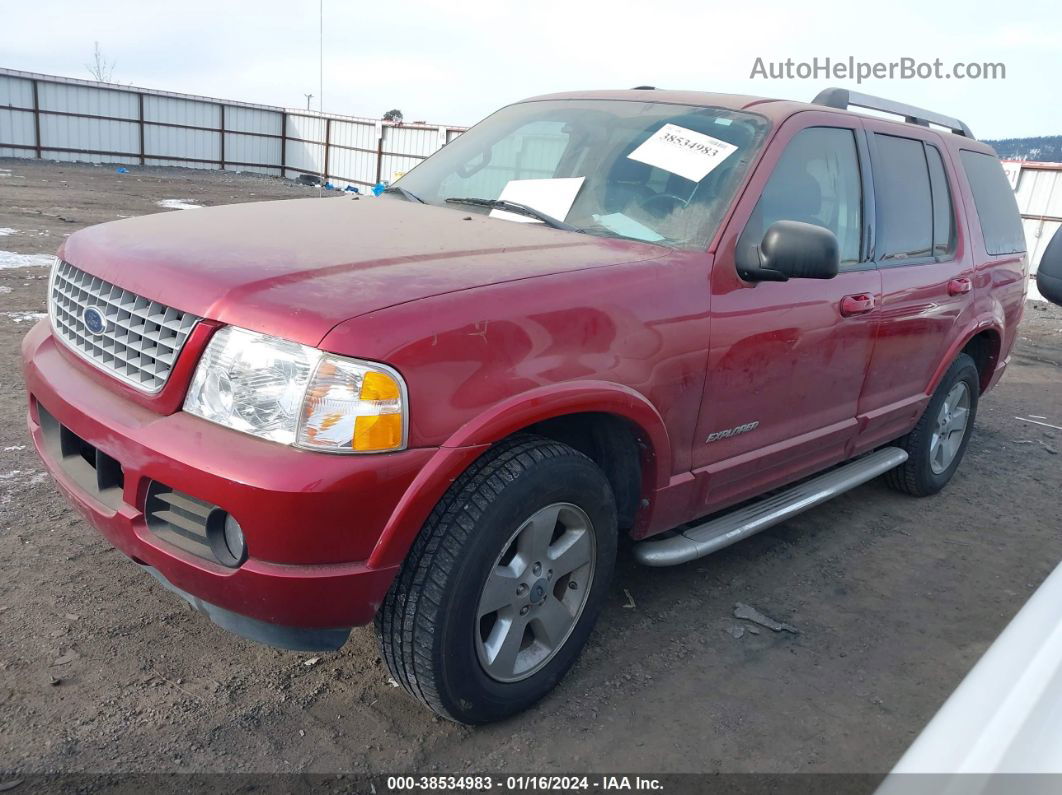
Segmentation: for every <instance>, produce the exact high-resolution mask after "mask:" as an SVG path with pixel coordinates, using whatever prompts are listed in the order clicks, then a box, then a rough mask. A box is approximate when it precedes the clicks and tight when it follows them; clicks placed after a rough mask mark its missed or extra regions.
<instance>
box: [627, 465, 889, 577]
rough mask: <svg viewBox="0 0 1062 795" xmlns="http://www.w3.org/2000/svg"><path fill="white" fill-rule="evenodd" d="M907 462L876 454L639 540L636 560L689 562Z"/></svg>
mask: <svg viewBox="0 0 1062 795" xmlns="http://www.w3.org/2000/svg"><path fill="white" fill-rule="evenodd" d="M906 460H907V452H906V451H904V450H901V449H900V448H899V447H885V448H882V449H881V450H876V451H875V452H873V453H870V454H868V455H865V456H863V457H862V458H857V459H856V460H855V461H852V462H851V463H848V464H845V465H844V466H841V467H838V468H837V469H831V470H830V471H829V472H827V473H825V474H824V475H819V476H818V477H815V478H812V479H811V480H806V481H804V482H803V483H798V484H797V485H795V486H792V487H790V488H788V489H786V490H785V491H782V492H779V493H778V494H774V495H772V496H770V497H767V498H765V499H762V500H760V501H759V502H754V503H752V504H751V505H746V506H745V507H744V508H739V509H737V510H736V511H732V512H731V513H728V514H724V515H723V516H720V517H718V518H716V519H711V520H709V521H707V522H705V523H704V524H699V525H696V526H695V527H689V528H687V529H685V530H682V531H681V532H679V533H677V534H676V535H673V536H671V537H669V538H664V539H662V540H660V541H654V540H651V539H650V540H646V541H639V542H638V543H637V544H635V545H634V557H635V559H636V560H637V561H638V562H639V563H644V564H645V565H646V566H677V565H679V564H680V563H689V562H690V561H691V560H696V559H697V558H701V557H704V556H705V555H710V554H711V553H712V552H717V551H719V550H720V549H722V548H723V547H728V546H730V545H731V544H734V543H737V542H738V541H740V540H742V539H743V538H748V537H749V536H751V535H755V534H756V533H758V532H760V531H761V530H766V529H767V528H768V527H772V526H774V525H776V524H778V523H779V522H784V521H785V520H786V519H789V518H791V517H793V516H796V515H797V514H798V513H802V512H803V511H806V510H808V508H814V507H815V506H816V505H821V504H822V503H824V502H826V500H829V499H831V498H833V497H836V496H837V495H839V494H844V493H845V492H846V491H848V490H849V489H854V488H855V487H856V486H860V485H862V484H864V483H866V482H867V481H868V480H873V479H874V478H876V477H877V476H878V475H881V474H883V473H885V472H888V471H889V470H890V469H892V468H894V467H898V466H899V465H900V464H902V463H903V462H904V461H906Z"/></svg>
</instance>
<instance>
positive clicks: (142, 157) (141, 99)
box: [136, 93, 147, 165]
mask: <svg viewBox="0 0 1062 795" xmlns="http://www.w3.org/2000/svg"><path fill="white" fill-rule="evenodd" d="M136 96H137V99H138V100H139V103H140V165H144V164H145V163H146V162H147V161H146V160H145V156H146V155H147V151H146V150H145V149H144V95H143V94H140V93H137V95H136Z"/></svg>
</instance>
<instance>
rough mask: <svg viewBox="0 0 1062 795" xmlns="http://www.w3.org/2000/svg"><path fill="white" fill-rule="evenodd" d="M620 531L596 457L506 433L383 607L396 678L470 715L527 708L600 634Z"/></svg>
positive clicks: (444, 512) (465, 719) (437, 516)
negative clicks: (598, 627) (596, 625)
mask: <svg viewBox="0 0 1062 795" xmlns="http://www.w3.org/2000/svg"><path fill="white" fill-rule="evenodd" d="M616 540H617V522H616V505H615V499H614V497H613V494H612V489H611V487H610V486H609V483H608V481H607V479H606V478H605V476H604V474H603V473H602V472H601V470H600V469H599V468H598V467H597V466H596V465H595V464H594V463H593V462H592V461H591V460H590V459H589V458H587V457H586V456H584V455H583V454H582V453H580V452H578V451H577V450H575V449H573V448H571V447H569V446H567V445H564V444H560V443H558V442H554V441H551V440H548V439H544V438H541V437H535V436H519V437H514V438H512V439H510V440H507V441H505V442H502V443H501V444H499V445H497V446H496V447H494V448H493V449H491V450H490V451H488V452H487V453H485V454H484V455H483V456H482V457H481V458H480V459H479V460H477V461H476V462H475V463H474V464H473V465H472V466H471V467H470V468H469V469H468V470H467V471H466V472H465V473H464V474H463V475H462V476H461V477H460V478H458V480H457V481H456V482H455V483H454V484H453V486H451V487H450V489H449V491H448V492H447V493H446V495H445V496H444V497H443V499H442V500H441V501H440V502H439V504H438V505H437V506H436V507H435V510H434V511H433V512H432V514H431V516H430V517H429V518H428V521H427V522H426V523H425V525H424V527H423V528H422V530H421V532H420V535H419V536H417V539H416V541H415V542H414V544H413V547H412V549H411V550H410V553H409V555H408V557H407V558H406V561H405V563H404V564H403V566H402V569H401V571H400V572H399V574H398V576H397V577H396V579H395V581H394V583H393V584H392V586H391V589H390V591H389V592H388V594H387V596H386V598H385V599H384V602H383V605H381V607H380V610H379V612H378V613H377V616H376V634H377V638H378V639H379V642H380V647H381V650H382V655H383V658H384V660H385V662H386V663H387V667H388V669H389V670H390V672H391V675H392V676H393V677H394V679H395V681H397V682H398V683H399V684H401V685H402V686H403V687H404V688H405V689H406V690H407V691H408V692H409V693H410V694H411V695H412V696H413V697H415V698H417V699H418V700H420V701H422V702H423V703H424V704H426V705H427V706H428V707H430V708H431V709H432V710H434V711H435V712H437V713H438V714H440V715H442V716H443V717H445V718H449V719H450V720H453V721H457V722H459V723H466V724H479V723H487V722H490V721H494V720H499V719H501V718H505V717H508V716H510V715H513V714H515V713H517V712H520V711H521V710H524V709H526V708H527V707H529V706H531V705H532V704H534V703H535V702H536V701H538V700H539V699H540V698H542V697H543V696H544V695H546V693H548V692H549V691H550V690H552V689H553V687H554V686H555V685H556V684H557V683H558V682H559V681H560V680H561V678H562V677H563V676H564V675H565V673H567V671H568V669H569V668H570V667H571V666H572V664H573V663H574V662H575V660H576V658H577V657H578V655H579V652H580V651H581V650H582V647H583V645H584V644H585V642H586V639H587V638H588V636H589V635H590V631H591V629H592V628H593V625H594V622H595V621H596V619H597V616H598V613H600V611H601V608H602V606H603V605H604V601H605V598H606V596H607V593H608V586H609V581H610V579H611V577H612V570H613V566H614V563H615V557H616ZM567 569H570V570H567Z"/></svg>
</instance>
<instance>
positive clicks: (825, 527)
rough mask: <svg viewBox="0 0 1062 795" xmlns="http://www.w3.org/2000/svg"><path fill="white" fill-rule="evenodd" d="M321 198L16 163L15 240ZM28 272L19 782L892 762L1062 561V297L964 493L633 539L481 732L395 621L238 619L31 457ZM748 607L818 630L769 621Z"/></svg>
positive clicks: (0, 598)
mask: <svg viewBox="0 0 1062 795" xmlns="http://www.w3.org/2000/svg"><path fill="white" fill-rule="evenodd" d="M306 195H312V193H311V192H310V190H309V189H307V188H301V187H297V186H294V185H292V184H291V183H287V182H282V181H280V180H276V179H270V178H263V177H255V176H251V175H236V174H228V173H226V174H218V173H214V172H200V171H192V170H186V169H162V168H148V169H140V168H130V170H129V173H127V174H118V173H116V172H115V170H114V168H113V167H108V166H99V167H93V166H83V165H70V164H55V163H36V162H32V161H24V160H10V159H9V160H0V235H2V236H0V250H2V251H3V252H9V253H14V254H19V255H41V254H45V255H50V254H51V253H52V252H54V250H55V249H56V247H57V246H58V245H59V243H60V242H61V241H62V239H63V237H65V236H66V235H68V234H69V233H70V232H72V231H74V230H76V229H79V228H81V227H82V226H87V225H89V224H93V223H98V222H101V221H108V220H112V219H115V218H119V217H123V216H132V215H139V214H144V213H149V212H157V211H162V210H161V209H160V207H159V206H157V204H156V203H157V202H158V201H160V200H163V199H176V200H178V201H179V202H186V203H194V204H199V205H212V204H226V203H230V202H241V201H255V200H261V199H271V198H285V197H298V196H306ZM174 211H175V212H181V210H174ZM9 230H17V231H9ZM4 262H6V263H8V265H7V266H6V267H0V561H2V562H0V715H2V716H3V718H2V720H0V772H2V771H8V772H9V773H10V772H17V773H18V774H24V773H33V772H40V771H95V772H100V771H103V772H109V771H114V772H118V771H145V772H150V771H170V770H174V771H263V772H265V771H316V772H338V771H344V772H373V773H381V772H383V773H390V772H400V771H407V770H414V769H415V770H418V771H426V770H438V771H446V772H463V771H491V772H506V771H520V772H528V771H533V772H571V771H581V772H595V771H596V772H616V771H626V772H639V771H645V772H658V773H659V772H740V771H756V772H779V773H780V772H884V771H887V770H888V769H889V768H890V767H891V765H892V764H893V763H894V762H895V761H896V759H897V758H898V757H899V755H900V754H901V753H902V752H903V750H904V749H905V748H906V747H907V745H908V744H909V743H910V742H911V741H912V740H913V739H914V737H915V735H916V734H917V733H918V731H919V730H920V729H921V728H922V727H923V726H924V725H925V723H926V722H927V721H928V720H929V719H930V718H931V717H932V715H933V713H934V712H935V711H936V709H937V708H938V707H939V706H940V704H941V703H942V702H943V701H944V699H945V698H946V697H947V696H948V694H949V693H951V691H952V690H953V689H954V688H955V686H956V685H958V683H959V681H960V680H961V679H962V677H963V676H964V675H965V674H966V672H967V671H968V670H969V668H970V667H971V666H972V665H973V663H974V662H975V661H976V660H977V659H978V657H979V656H980V655H981V654H982V653H983V652H984V650H985V649H986V647H987V646H988V644H989V643H990V642H991V641H992V640H993V639H994V638H995V637H996V635H997V634H998V633H999V632H1000V630H1002V628H1003V627H1004V626H1005V625H1006V623H1007V622H1008V621H1009V620H1010V619H1011V617H1013V615H1014V614H1015V613H1016V612H1017V610H1018V609H1019V608H1020V607H1021V605H1022V603H1023V602H1024V601H1025V600H1026V599H1027V598H1028V597H1029V595H1030V594H1031V593H1032V591H1033V590H1034V589H1035V588H1036V587H1037V585H1039V583H1040V582H1041V581H1042V580H1043V579H1044V577H1045V576H1046V575H1047V574H1048V573H1049V572H1050V571H1051V569H1052V568H1053V567H1054V566H1055V564H1056V563H1057V562H1058V561H1059V560H1060V559H1062V534H1060V533H1059V532H1058V530H1059V528H1058V497H1057V494H1058V489H1059V487H1060V485H1062V457H1060V455H1059V454H1060V453H1062V433H1060V432H1057V431H1052V430H1051V429H1048V428H1043V427H1039V426H1036V425H1031V424H1028V423H1023V422H1020V421H1018V420H1016V419H1015V417H1029V415H1036V416H1040V417H1045V418H1046V421H1047V422H1050V423H1053V424H1055V425H1062V369H1060V368H1062V310H1060V309H1058V308H1055V307H1050V306H1048V305H1046V304H1037V303H1030V304H1029V309H1028V311H1027V312H1026V318H1025V321H1024V322H1023V325H1022V329H1021V341H1020V343H1019V345H1018V349H1017V352H1016V354H1015V356H1014V360H1013V363H1012V365H1011V368H1010V371H1009V372H1008V373H1007V376H1006V378H1005V379H1004V380H1003V383H1002V384H1001V385H1000V386H999V387H998V388H997V389H996V390H995V391H994V392H993V393H991V394H990V395H989V396H988V397H987V398H986V399H985V400H984V401H983V402H982V404H981V411H980V415H979V417H978V429H977V433H976V435H975V436H974V438H973V440H972V442H971V444H970V447H969V451H968V453H967V456H966V460H965V461H964V463H963V466H962V468H961V470H960V472H959V474H958V475H957V477H956V479H955V481H954V482H953V483H952V484H951V486H949V488H948V489H947V490H946V491H945V492H944V493H942V494H940V495H938V496H936V497H932V498H929V499H926V500H922V501H916V500H914V499H912V498H908V497H903V496H900V495H897V494H894V493H892V492H890V491H888V490H887V489H886V488H885V487H884V486H883V485H882V484H881V483H880V482H874V483H871V484H868V485H866V486H864V487H862V488H859V489H857V490H855V491H853V492H851V493H849V494H848V495H846V496H844V497H841V498H839V499H837V500H835V501H833V502H832V503H830V504H828V505H826V506H824V507H821V508H818V509H816V510H814V511H811V512H809V513H806V514H804V515H802V516H800V517H798V518H796V519H794V520H792V521H790V522H787V523H786V524H784V525H781V526H779V527H776V528H774V529H772V530H769V531H767V532H765V533H762V534H761V535H759V536H756V537H755V538H753V539H750V540H748V541H746V542H743V543H741V544H738V545H736V546H734V547H731V548H729V549H727V550H724V551H723V552H721V553H718V554H716V555H714V556H712V557H710V558H706V559H703V560H700V561H697V562H695V563H691V564H688V565H686V566H682V567H678V568H674V569H662V570H651V569H645V568H641V567H639V566H637V565H635V564H634V563H633V561H632V560H631V556H630V554H629V553H628V552H627V551H626V550H624V551H621V557H620V562H619V567H618V572H617V578H616V584H615V586H614V589H613V593H612V596H611V602H610V604H609V606H608V607H607V608H606V610H605V612H604V615H603V617H602V619H601V621H600V623H599V626H598V629H597V631H596V632H595V634H594V636H593V638H592V639H591V643H590V645H589V647H588V649H587V651H586V653H585V654H584V655H583V657H582V659H581V660H580V662H579V663H578V664H577V666H576V668H575V669H574V670H573V672H572V673H571V675H570V676H569V677H568V678H567V679H566V680H565V681H564V683H563V684H562V685H561V686H560V687H559V688H558V689H557V690H556V691H555V693H554V694H552V695H551V696H550V697H548V698H547V699H546V700H545V701H544V702H542V703H541V704H540V705H539V706H537V707H536V708H534V709H532V710H531V711H530V712H528V713H526V714H524V715H522V716H519V717H517V718H515V719H512V720H510V721H507V722H505V723H503V724H499V725H495V726H490V727H486V728H480V729H468V728H463V727H459V726H455V725H452V724H450V723H447V722H443V721H440V720H439V719H437V718H433V717H432V715H431V714H430V713H428V712H426V711H424V710H423V709H421V708H420V707H419V706H417V705H416V704H414V703H413V702H412V701H410V700H409V699H408V698H407V697H406V696H405V695H404V693H403V692H402V691H401V690H400V689H398V688H396V687H395V686H394V684H393V683H392V682H390V681H389V677H388V675H387V672H386V670H385V668H384V667H383V666H382V664H381V662H380V659H379V657H378V655H377V651H376V646H375V642H374V639H373V637H372V632H371V630H370V629H367V628H365V629H359V630H356V631H355V632H354V634H353V635H352V637H351V640H350V642H349V643H348V644H347V646H346V647H345V648H344V649H343V650H342V651H340V652H339V653H337V654H332V655H313V656H311V655H308V654H297V653H292V652H281V651H275V650H272V649H268V648H264V647H260V646H257V645H254V644H251V643H249V642H246V641H243V640H241V639H239V638H235V637H233V636H230V635H228V634H226V633H224V632H223V631H221V630H219V629H217V628H216V627H214V626H213V625H212V624H211V623H210V622H209V621H207V620H206V619H205V618H203V617H201V616H199V615H198V614H196V613H195V612H194V611H192V610H191V609H190V608H187V607H185V605H184V604H183V602H181V600H180V599H178V598H177V597H176V596H174V595H172V594H170V593H167V592H165V591H164V590H163V589H162V588H160V587H159V586H158V585H156V584H155V583H154V581H153V580H152V579H151V578H150V577H149V576H147V575H146V574H145V573H143V572H141V571H140V570H139V569H138V567H137V566H136V565H134V564H133V563H131V562H130V561H128V560H126V559H125V558H124V557H123V556H122V555H121V554H119V553H117V552H116V551H114V550H113V549H112V548H111V547H110V546H109V545H108V544H107V543H105V542H104V541H103V539H102V538H101V537H100V536H98V535H97V534H96V532H95V531H93V530H92V529H91V528H90V527H89V526H88V525H86V523H85V522H84V521H82V519H81V518H80V517H79V516H78V515H77V514H76V513H75V512H74V511H73V510H72V509H71V508H69V507H68V506H67V505H66V503H65V502H64V501H63V500H62V499H61V498H60V496H59V494H58V493H57V490H56V488H55V487H54V486H53V484H52V483H51V482H50V480H49V478H48V477H47V476H46V475H45V474H44V473H43V471H42V468H41V465H40V463H39V462H38V460H37V458H36V456H35V455H34V453H33V452H32V448H31V445H30V442H29V439H28V437H27V433H26V430H25V421H24V411H25V409H24V395H23V387H22V382H21V378H20V376H19V369H18V351H19V341H20V340H21V338H22V336H23V335H24V334H25V333H26V331H27V330H28V329H29V326H30V324H31V323H32V322H33V318H34V317H35V314H34V313H41V312H43V311H44V309H45V304H44V293H45V279H46V270H45V269H44V268H43V267H37V266H33V265H32V264H30V265H27V266H25V267H11V265H12V264H13V263H14V264H21V265H26V262H27V261H26V260H16V259H15V258H13V257H11V256H9V254H4V253H0V265H2V264H3V263H4ZM738 602H742V603H747V604H749V605H752V606H753V607H755V608H757V609H759V610H760V611H762V612H763V613H765V614H767V615H769V616H771V617H773V618H775V619H777V620H779V621H784V622H787V623H789V624H792V625H793V626H794V627H796V628H797V629H799V634H793V633H789V632H778V633H775V632H771V631H769V630H766V629H764V630H762V631H760V632H759V633H758V634H755V633H753V632H752V629H751V627H752V625H750V624H748V623H747V622H741V621H738V620H737V619H735V618H734V617H733V612H734V605H735V603H738ZM738 625H742V626H744V628H745V629H746V631H745V632H744V633H743V634H742V633H737V632H735V631H733V630H734V628H735V627H736V626H738ZM738 634H741V636H740V637H735V635H738Z"/></svg>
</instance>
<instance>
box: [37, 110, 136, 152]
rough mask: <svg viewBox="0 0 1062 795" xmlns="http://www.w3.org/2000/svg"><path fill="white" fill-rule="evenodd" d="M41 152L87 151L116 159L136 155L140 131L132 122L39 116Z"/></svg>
mask: <svg viewBox="0 0 1062 795" xmlns="http://www.w3.org/2000/svg"><path fill="white" fill-rule="evenodd" d="M41 146H42V148H44V149H87V150H89V151H90V152H109V153H113V154H117V155H123V154H137V153H139V151H140V130H139V126H138V125H137V124H136V123H134V122H128V121H111V120H109V119H107V120H105V119H86V118H82V117H79V116H50V115H47V114H42V115H41Z"/></svg>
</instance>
